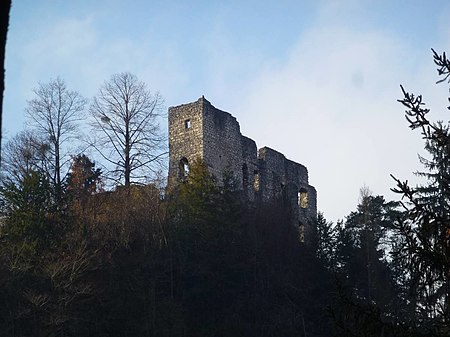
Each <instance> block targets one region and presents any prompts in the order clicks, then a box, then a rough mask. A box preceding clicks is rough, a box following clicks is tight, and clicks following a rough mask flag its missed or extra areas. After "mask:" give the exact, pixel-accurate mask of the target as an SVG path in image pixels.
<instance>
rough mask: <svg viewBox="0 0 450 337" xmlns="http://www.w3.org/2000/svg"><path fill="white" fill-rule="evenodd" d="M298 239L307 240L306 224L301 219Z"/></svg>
mask: <svg viewBox="0 0 450 337" xmlns="http://www.w3.org/2000/svg"><path fill="white" fill-rule="evenodd" d="M298 241H300V242H305V225H304V224H303V223H302V222H301V221H299V222H298Z"/></svg>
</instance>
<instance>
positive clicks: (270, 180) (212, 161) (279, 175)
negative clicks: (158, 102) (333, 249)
mask: <svg viewBox="0 0 450 337" xmlns="http://www.w3.org/2000/svg"><path fill="white" fill-rule="evenodd" d="M198 159H200V160H202V161H203V162H204V163H205V164H206V165H207V167H208V169H209V171H210V172H211V173H212V174H213V175H214V176H215V178H216V179H217V181H218V183H219V184H220V183H221V179H222V176H223V173H224V172H225V170H229V171H231V172H233V174H234V176H235V177H236V179H237V183H238V188H239V190H241V191H242V192H243V193H244V196H245V198H246V199H247V200H248V201H250V202H252V203H255V204H264V203H267V202H270V201H272V200H275V199H278V198H283V199H284V200H285V201H286V202H287V203H288V205H289V207H290V209H291V210H292V214H293V218H294V222H295V225H297V226H298V227H299V232H300V236H301V237H302V238H304V235H308V232H310V229H309V228H307V226H308V224H309V220H311V219H314V218H315V217H316V215H317V207H316V190H315V188H314V187H313V186H311V185H309V182H308V170H307V168H306V167H305V166H303V165H301V164H299V163H296V162H294V161H291V160H289V159H287V158H286V157H285V156H284V155H283V154H282V153H280V152H277V151H275V150H273V149H270V148H268V147H263V148H261V149H259V150H257V147H256V143H255V141H253V140H252V139H250V138H248V137H246V136H243V135H242V134H241V132H240V127H239V123H238V121H237V120H236V118H235V117H233V116H232V115H231V114H230V113H228V112H225V111H221V110H219V109H217V108H215V107H214V106H213V105H212V104H211V103H210V102H209V101H207V100H206V99H205V98H204V97H203V96H202V97H201V98H199V99H198V100H197V101H196V102H192V103H188V104H182V105H179V106H175V107H171V108H169V177H168V178H169V179H168V184H169V186H176V184H177V183H179V182H180V181H181V180H183V179H184V178H185V177H186V175H187V174H188V172H189V164H190V163H193V162H194V161H196V160H198ZM305 226H306V227H305Z"/></svg>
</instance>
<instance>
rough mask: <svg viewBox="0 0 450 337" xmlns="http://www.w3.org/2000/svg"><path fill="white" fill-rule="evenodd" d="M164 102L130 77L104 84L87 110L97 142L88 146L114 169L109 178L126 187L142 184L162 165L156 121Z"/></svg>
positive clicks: (124, 75) (161, 142)
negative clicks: (135, 183)
mask: <svg viewBox="0 0 450 337" xmlns="http://www.w3.org/2000/svg"><path fill="white" fill-rule="evenodd" d="M162 104H163V99H162V98H161V96H160V95H159V93H157V92H156V93H154V94H153V93H151V92H150V90H148V89H147V86H146V85H145V83H144V82H141V81H139V80H138V78H137V77H136V76H135V75H132V74H130V73H120V74H115V75H113V76H112V77H111V79H110V80H109V81H107V82H105V83H104V84H103V86H102V87H101V88H100V90H99V93H98V95H97V96H96V97H95V98H94V100H93V103H92V105H91V108H90V113H91V115H92V117H93V127H94V130H95V131H96V134H97V135H98V139H96V140H94V141H91V145H92V146H93V147H94V148H95V149H96V150H97V151H98V153H99V154H100V155H101V156H102V157H103V159H104V160H106V161H107V162H108V163H109V164H110V165H111V166H113V167H112V168H111V169H110V170H109V172H108V178H110V179H113V180H114V181H115V182H116V183H120V182H122V181H123V183H124V185H125V186H129V185H130V184H131V183H132V182H142V181H145V180H146V179H148V178H149V177H150V174H153V173H154V172H155V171H156V170H157V169H158V168H160V166H161V164H162V159H163V158H164V156H165V155H166V153H167V152H164V144H165V138H164V137H163V135H162V134H161V131H160V128H159V124H158V117H159V116H161V110H162Z"/></svg>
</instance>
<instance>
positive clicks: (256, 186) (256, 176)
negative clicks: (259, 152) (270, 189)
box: [253, 170, 260, 192]
mask: <svg viewBox="0 0 450 337" xmlns="http://www.w3.org/2000/svg"><path fill="white" fill-rule="evenodd" d="M253 174H254V178H253V189H254V190H255V192H258V191H259V184H260V183H259V172H258V170H255V171H253Z"/></svg>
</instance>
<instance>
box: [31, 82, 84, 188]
mask: <svg viewBox="0 0 450 337" xmlns="http://www.w3.org/2000/svg"><path fill="white" fill-rule="evenodd" d="M33 92H34V94H35V95H36V97H35V98H34V99H32V100H30V101H28V108H27V110H26V112H27V116H28V119H29V121H30V125H31V126H32V127H33V128H34V130H35V131H36V132H37V134H38V135H39V136H40V137H41V138H42V139H43V140H44V141H45V142H47V143H48V144H49V148H48V151H47V155H48V157H47V159H48V164H49V167H48V172H47V173H48V175H49V178H50V179H51V181H52V182H53V183H54V184H55V186H56V188H57V190H59V189H60V188H61V181H62V180H63V178H64V176H63V175H62V172H61V171H62V168H63V167H64V166H65V165H66V164H67V163H68V161H69V160H70V155H69V150H68V148H67V145H68V144H69V143H70V142H71V141H72V140H73V139H74V138H75V137H76V136H77V125H78V122H79V121H80V120H82V119H83V118H84V108H85V105H86V102H87V101H86V99H85V98H83V97H82V96H81V95H80V94H79V93H78V92H76V91H70V90H69V89H68V88H67V86H66V84H65V82H64V81H63V80H62V79H60V78H57V79H55V80H51V81H50V82H49V83H40V84H39V86H38V88H36V89H34V91H33Z"/></svg>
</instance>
